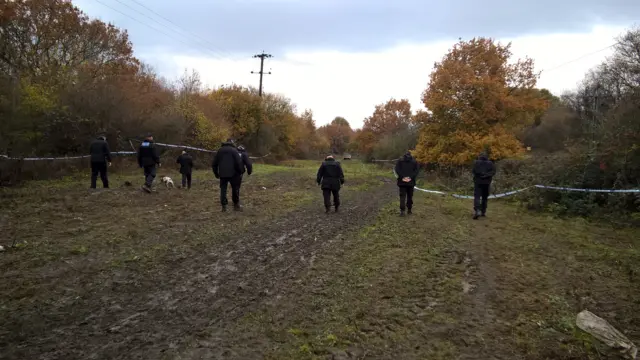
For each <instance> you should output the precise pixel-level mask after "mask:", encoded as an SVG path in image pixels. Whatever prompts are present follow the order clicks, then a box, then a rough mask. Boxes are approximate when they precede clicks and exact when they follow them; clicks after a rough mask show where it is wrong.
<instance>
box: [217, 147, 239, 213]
mask: <svg viewBox="0 0 640 360" xmlns="http://www.w3.org/2000/svg"><path fill="white" fill-rule="evenodd" d="M211 167H212V169H213V175H214V176H215V177H216V179H220V204H221V205H222V211H227V205H228V203H229V201H228V200H227V188H228V186H229V184H231V201H232V202H233V209H234V210H235V211H241V207H240V182H241V181H242V172H243V165H242V157H241V156H240V153H239V152H238V149H237V148H236V146H235V144H234V143H233V140H231V139H228V140H227V141H226V142H224V143H222V146H221V147H220V149H218V152H217V153H216V155H215V156H214V157H213V163H212V164H211Z"/></svg>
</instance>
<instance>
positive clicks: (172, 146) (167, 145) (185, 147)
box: [134, 139, 271, 159]
mask: <svg viewBox="0 0 640 360" xmlns="http://www.w3.org/2000/svg"><path fill="white" fill-rule="evenodd" d="M134 140H135V141H137V142H142V141H140V140H136V139H134ZM154 144H156V145H158V146H165V147H170V148H176V149H190V150H196V151H203V152H208V153H212V154H213V153H216V152H218V151H217V150H208V149H203V148H198V147H193V146H188V145H174V144H163V143H158V142H157V143H154ZM269 155H271V153H269V154H267V155H263V156H249V159H262V158H265V157H267V156H269Z"/></svg>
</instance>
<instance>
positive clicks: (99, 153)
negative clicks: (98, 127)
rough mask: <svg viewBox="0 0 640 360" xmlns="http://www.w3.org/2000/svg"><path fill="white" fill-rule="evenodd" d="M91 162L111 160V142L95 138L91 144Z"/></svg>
mask: <svg viewBox="0 0 640 360" xmlns="http://www.w3.org/2000/svg"><path fill="white" fill-rule="evenodd" d="M89 154H91V162H98V163H102V162H111V150H109V144H108V143H107V142H106V141H105V140H102V139H95V140H94V141H93V142H92V143H91V145H90V146H89Z"/></svg>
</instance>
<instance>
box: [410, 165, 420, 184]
mask: <svg viewBox="0 0 640 360" xmlns="http://www.w3.org/2000/svg"><path fill="white" fill-rule="evenodd" d="M419 173H420V165H418V162H417V161H414V162H413V174H412V175H411V180H413V183H414V184H415V183H416V181H417V180H418V174H419Z"/></svg>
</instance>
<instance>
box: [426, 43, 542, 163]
mask: <svg viewBox="0 0 640 360" xmlns="http://www.w3.org/2000/svg"><path fill="white" fill-rule="evenodd" d="M510 48H511V44H507V45H502V44H500V43H496V42H494V41H493V40H492V39H487V38H474V39H472V40H470V41H463V40H460V42H458V43H457V44H455V45H454V47H453V48H452V49H451V50H450V51H449V52H448V53H447V54H446V55H445V56H444V58H443V59H442V61H440V62H439V63H436V64H435V66H434V70H433V72H432V73H431V79H430V81H429V85H428V87H427V89H426V90H425V92H424V93H423V95H422V101H423V103H424V105H425V106H426V107H427V109H428V110H429V111H430V112H431V116H430V119H429V121H427V122H426V123H425V124H424V125H423V127H422V129H421V132H420V138H419V141H418V146H417V148H416V152H417V157H418V159H419V160H420V161H423V162H438V163H442V164H452V165H460V164H465V163H467V162H469V161H470V160H472V159H473V158H474V157H475V156H477V154H478V153H479V152H481V151H483V150H488V151H490V152H491V157H492V158H494V159H500V158H505V157H510V156H514V155H517V154H519V153H520V152H521V151H522V144H521V143H520V142H519V141H518V139H517V138H516V133H517V132H518V131H520V130H521V129H522V128H524V127H525V126H527V125H530V124H531V123H532V122H533V121H534V120H535V118H536V117H537V116H539V115H540V114H541V112H543V111H544V110H545V109H546V107H547V101H545V100H544V99H543V98H542V97H541V96H540V94H539V92H538V91H536V90H535V85H536V81H537V75H536V73H534V66H533V60H531V59H528V58H527V59H524V60H517V61H516V62H512V63H510V62H509V61H510V59H511V55H512V54H511V50H510Z"/></svg>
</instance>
